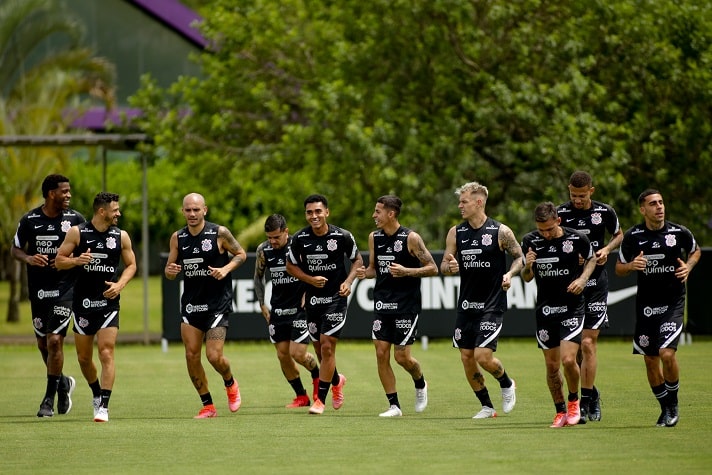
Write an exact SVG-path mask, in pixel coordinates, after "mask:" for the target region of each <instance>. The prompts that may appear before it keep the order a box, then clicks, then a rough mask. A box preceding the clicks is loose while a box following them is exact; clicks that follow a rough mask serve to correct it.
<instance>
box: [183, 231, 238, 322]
mask: <svg viewBox="0 0 712 475" xmlns="http://www.w3.org/2000/svg"><path fill="white" fill-rule="evenodd" d="M219 227H220V226H219V225H217V224H214V223H211V222H208V221H206V222H205V226H204V227H203V229H202V230H201V231H200V232H199V233H198V234H196V235H195V236H193V235H192V234H190V232H189V231H188V227H187V226H186V227H184V228H183V229H181V230H180V231H178V262H179V263H180V264H181V265H182V268H183V295H182V296H181V299H180V303H181V312H182V313H183V315H191V314H201V313H205V314H211V315H217V314H227V313H230V312H231V311H232V275H231V274H228V275H226V276H225V278H224V279H222V280H217V279H215V278H214V277H212V276H211V275H210V269H208V266H210V267H224V266H225V265H226V264H227V263H228V262H229V261H230V257H229V255H228V253H227V252H222V253H221V252H220V249H219V248H218V228H219Z"/></svg>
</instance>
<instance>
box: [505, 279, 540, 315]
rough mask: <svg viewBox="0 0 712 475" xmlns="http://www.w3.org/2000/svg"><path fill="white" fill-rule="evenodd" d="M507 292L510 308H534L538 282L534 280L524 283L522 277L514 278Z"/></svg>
mask: <svg viewBox="0 0 712 475" xmlns="http://www.w3.org/2000/svg"><path fill="white" fill-rule="evenodd" d="M511 284H512V285H511V287H510V288H509V292H507V307H508V308H513V307H515V308H534V307H535V305H536V282H535V281H534V279H532V280H531V281H529V282H524V280H522V279H521V278H520V277H514V278H512V282H511Z"/></svg>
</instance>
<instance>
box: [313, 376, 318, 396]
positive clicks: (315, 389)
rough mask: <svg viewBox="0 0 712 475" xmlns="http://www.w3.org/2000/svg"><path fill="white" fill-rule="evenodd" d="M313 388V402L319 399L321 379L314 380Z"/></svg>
mask: <svg viewBox="0 0 712 475" xmlns="http://www.w3.org/2000/svg"><path fill="white" fill-rule="evenodd" d="M312 386H313V391H312V401H316V400H317V399H319V378H313V379H312Z"/></svg>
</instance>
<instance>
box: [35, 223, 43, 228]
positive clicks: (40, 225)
mask: <svg viewBox="0 0 712 475" xmlns="http://www.w3.org/2000/svg"><path fill="white" fill-rule="evenodd" d="M42 226H43V225H42V224H40V225H39V226H35V229H39V228H41V227H42Z"/></svg>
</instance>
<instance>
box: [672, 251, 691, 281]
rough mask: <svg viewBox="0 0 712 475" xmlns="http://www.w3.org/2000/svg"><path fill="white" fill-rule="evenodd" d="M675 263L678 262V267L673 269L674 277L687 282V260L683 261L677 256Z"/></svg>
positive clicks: (688, 269) (688, 270) (688, 272)
mask: <svg viewBox="0 0 712 475" xmlns="http://www.w3.org/2000/svg"><path fill="white" fill-rule="evenodd" d="M677 263H678V264H680V267H678V268H677V269H675V277H677V278H678V279H680V281H681V282H683V283H684V282H687V276H689V275H690V268H689V267H687V262H685V261H683V260H682V259H680V258H679V257H678V258H677Z"/></svg>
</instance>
